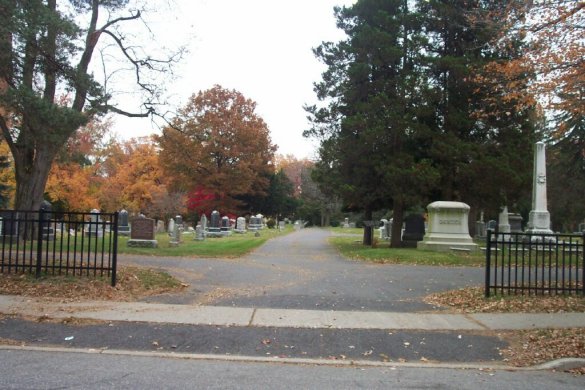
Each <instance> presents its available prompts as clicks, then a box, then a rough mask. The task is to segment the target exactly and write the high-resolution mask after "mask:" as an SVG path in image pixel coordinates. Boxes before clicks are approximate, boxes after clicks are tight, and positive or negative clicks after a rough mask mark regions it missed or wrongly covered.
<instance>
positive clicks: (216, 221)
mask: <svg viewBox="0 0 585 390" xmlns="http://www.w3.org/2000/svg"><path fill="white" fill-rule="evenodd" d="M220 223H221V218H220V216H219V211H217V210H214V211H213V212H212V213H211V217H210V219H209V228H208V230H209V232H211V233H218V232H220V231H221V225H220Z"/></svg>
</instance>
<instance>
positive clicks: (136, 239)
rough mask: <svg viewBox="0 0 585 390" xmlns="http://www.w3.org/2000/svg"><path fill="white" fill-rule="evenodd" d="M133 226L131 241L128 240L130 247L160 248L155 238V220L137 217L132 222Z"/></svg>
mask: <svg viewBox="0 0 585 390" xmlns="http://www.w3.org/2000/svg"><path fill="white" fill-rule="evenodd" d="M131 226H132V229H131V230H130V239H129V240H128V244H127V245H128V246H129V247H137V248H156V247H158V242H157V240H155V238H154V237H155V236H154V227H155V221H154V219H151V218H141V217H137V218H134V219H133V220H132V221H131Z"/></svg>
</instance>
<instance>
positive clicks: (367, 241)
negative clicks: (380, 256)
mask: <svg viewBox="0 0 585 390" xmlns="http://www.w3.org/2000/svg"><path fill="white" fill-rule="evenodd" d="M364 218H365V221H367V222H372V210H371V209H369V208H367V209H366V210H365V212H364ZM372 236H373V234H372V225H369V226H368V224H365V225H364V238H363V244H364V245H369V246H371V245H372V243H373V237H372Z"/></svg>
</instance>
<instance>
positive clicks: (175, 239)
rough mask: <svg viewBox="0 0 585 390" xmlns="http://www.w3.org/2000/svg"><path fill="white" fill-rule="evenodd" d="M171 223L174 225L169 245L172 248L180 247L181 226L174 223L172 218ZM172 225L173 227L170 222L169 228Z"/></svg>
mask: <svg viewBox="0 0 585 390" xmlns="http://www.w3.org/2000/svg"><path fill="white" fill-rule="evenodd" d="M171 222H173V224H172V225H173V230H171V229H170V227H169V236H170V237H171V240H170V241H169V244H170V245H171V246H178V245H179V244H180V243H181V228H180V225H179V224H178V223H174V221H173V219H172V218H171ZM170 225H171V223H170V222H169V226H170Z"/></svg>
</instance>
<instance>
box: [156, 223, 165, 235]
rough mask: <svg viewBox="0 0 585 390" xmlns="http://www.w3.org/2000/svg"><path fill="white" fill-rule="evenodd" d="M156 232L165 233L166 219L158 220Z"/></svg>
mask: <svg viewBox="0 0 585 390" xmlns="http://www.w3.org/2000/svg"><path fill="white" fill-rule="evenodd" d="M156 232H157V233H164V232H165V221H162V220H158V221H156Z"/></svg>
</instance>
